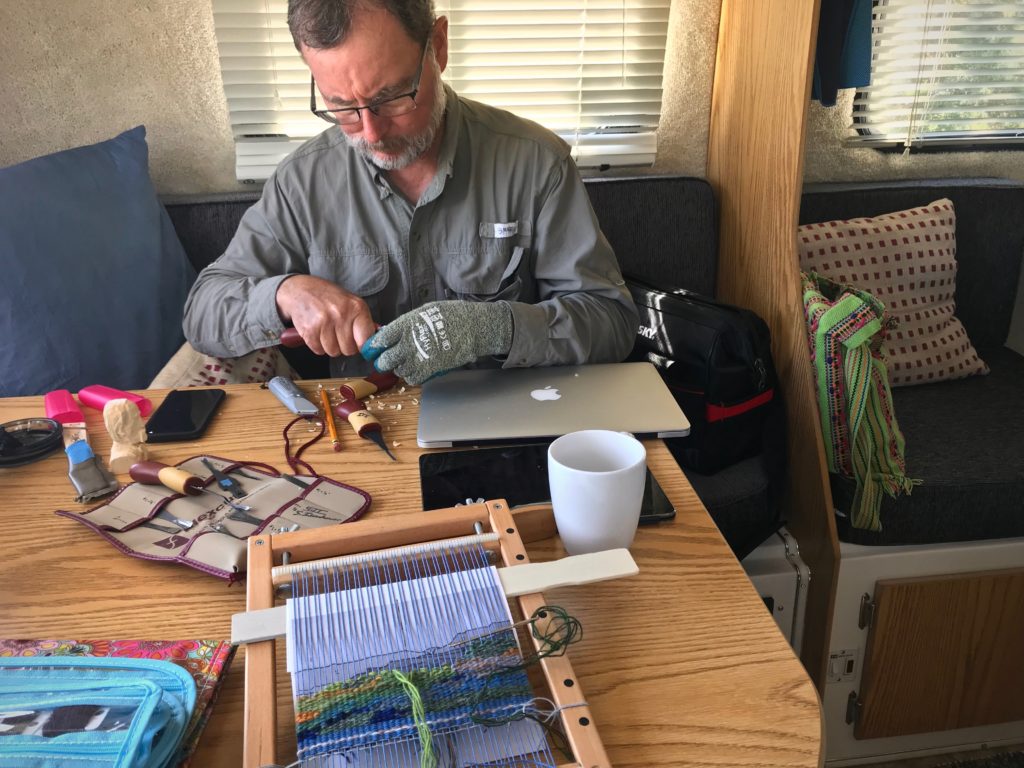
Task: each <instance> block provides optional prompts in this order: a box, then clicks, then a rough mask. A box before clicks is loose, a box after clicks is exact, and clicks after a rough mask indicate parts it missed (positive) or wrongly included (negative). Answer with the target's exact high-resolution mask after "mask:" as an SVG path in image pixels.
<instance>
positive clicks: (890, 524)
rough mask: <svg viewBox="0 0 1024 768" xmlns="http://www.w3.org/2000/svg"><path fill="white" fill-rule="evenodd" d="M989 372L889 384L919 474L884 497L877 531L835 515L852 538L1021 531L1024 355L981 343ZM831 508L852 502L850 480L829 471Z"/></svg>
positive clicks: (971, 536)
mask: <svg viewBox="0 0 1024 768" xmlns="http://www.w3.org/2000/svg"><path fill="white" fill-rule="evenodd" d="M979 353H980V354H981V355H982V357H983V358H984V359H985V360H986V361H987V362H988V363H989V366H990V367H991V368H992V372H991V373H990V374H989V375H988V376H980V377H974V378H971V379H961V380H959V381H948V382H939V383H937V384H927V385H922V386H916V387H904V388H900V389H896V390H893V402H894V407H895V409H896V417H897V419H898V420H899V424H900V428H901V429H902V430H903V434H904V437H905V438H906V456H907V475H908V476H910V477H913V478H919V479H921V480H922V481H923V483H922V484H921V485H920V486H917V487H916V488H915V489H914V491H913V493H911V494H910V495H909V496H901V497H899V498H897V499H890V498H886V499H885V500H884V501H883V502H882V530H881V531H880V532H878V533H872V532H870V531H862V530H857V529H854V528H852V527H850V526H849V524H848V520H847V519H846V518H840V519H839V520H838V523H839V536H840V538H841V539H842V540H844V541H850V542H853V543H856V544H928V543H933V542H948V541H973V540H979V539H999V538H1008V537H1014V536H1024V357H1021V356H1020V355H1018V354H1017V353H1016V352H1013V351H1011V350H1009V349H1006V348H1005V347H988V348H985V347H983V348H981V349H979ZM832 493H833V498H834V501H835V504H836V507H837V508H838V509H839V510H840V511H843V510H847V509H849V503H850V499H851V498H852V494H853V483H852V482H851V481H847V480H843V479H840V478H835V477H833V482H832Z"/></svg>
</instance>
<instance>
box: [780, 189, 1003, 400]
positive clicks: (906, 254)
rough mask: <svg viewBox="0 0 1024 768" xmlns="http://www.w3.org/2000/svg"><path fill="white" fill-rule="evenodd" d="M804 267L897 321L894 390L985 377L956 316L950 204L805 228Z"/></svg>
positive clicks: (889, 342) (890, 339)
mask: <svg viewBox="0 0 1024 768" xmlns="http://www.w3.org/2000/svg"><path fill="white" fill-rule="evenodd" d="M797 242H798V246H799V251H800V268H801V269H802V270H804V271H805V272H809V271H811V270H814V271H815V272H817V273H819V274H821V275H824V276H825V277H828V278H830V279H831V280H834V281H835V282H839V283H846V284H848V285H852V286H854V287H856V288H860V289H861V290H864V291H867V292H868V293H870V294H872V295H873V296H875V298H877V299H878V300H879V301H881V302H882V303H883V304H884V305H885V308H886V315H887V316H888V317H891V318H893V319H894V320H895V321H896V327H895V328H894V329H891V330H889V331H888V335H887V337H886V339H885V342H884V347H883V348H884V350H885V352H886V358H887V363H888V369H889V383H890V384H891V385H893V386H906V385H909V384H924V383H927V382H933V381H942V380H945V379H962V378H964V377H966V376H973V375H975V374H986V373H988V370H989V369H988V366H987V365H985V363H984V362H983V361H982V360H981V358H979V357H978V353H977V351H975V349H974V345H973V344H971V340H970V339H969V338H968V337H967V331H966V330H964V327H963V325H962V324H961V323H960V321H959V320H958V319H957V318H956V317H955V316H954V314H953V313H954V310H955V304H954V300H953V294H954V292H955V291H956V212H955V211H954V210H953V202H952V201H951V200H948V199H945V198H944V199H942V200H936V201H935V202H933V203H929V204H928V205H924V206H921V207H920V208H910V209H908V210H905V211H897V212H895V213H887V214H883V215H881V216H875V217H874V218H860V219H848V220H840V221H826V222H822V223H820V224H805V225H803V226H801V227H800V229H799V232H798V237H797Z"/></svg>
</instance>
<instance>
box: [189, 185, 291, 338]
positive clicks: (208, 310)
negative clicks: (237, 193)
mask: <svg viewBox="0 0 1024 768" xmlns="http://www.w3.org/2000/svg"><path fill="white" fill-rule="evenodd" d="M308 271H309V266H308V260H307V257H306V247H305V245H304V242H303V237H302V235H301V233H300V230H299V226H298V223H297V218H296V217H295V215H294V214H293V211H292V210H291V209H290V207H289V205H288V201H287V196H286V195H285V194H284V192H283V191H282V189H281V186H280V182H279V180H278V178H277V176H276V175H275V176H272V177H271V178H270V179H269V180H268V181H267V183H266V186H265V187H264V190H263V196H262V197H261V198H260V200H259V201H258V202H257V203H256V204H255V205H253V206H252V207H251V208H249V210H248V211H246V212H245V214H244V215H243V217H242V220H241V222H240V223H239V226H238V230H237V232H236V233H235V236H234V238H232V240H231V243H230V244H229V245H228V247H227V250H226V251H225V252H224V254H223V255H222V256H221V257H220V258H219V259H217V260H216V261H214V262H213V263H212V264H209V265H208V266H207V267H206V268H205V269H203V271H202V272H200V273H199V277H198V278H197V279H196V282H195V284H194V285H193V286H192V291H191V292H190V293H189V296H188V300H187V302H186V304H185V317H184V321H183V324H182V328H183V330H184V332H185V337H186V338H187V339H188V340H189V343H191V344H192V346H193V347H195V348H196V349H197V350H199V351H200V352H203V353H206V354H209V355H217V356H219V357H237V356H239V355H244V354H247V353H249V352H252V351H253V350H254V349H260V348H263V347H269V346H272V345H274V344H277V343H278V339H279V338H280V335H281V332H282V331H283V330H284V323H283V322H282V321H281V317H280V315H279V314H278V312H277V289H278V287H279V286H280V285H281V283H282V282H283V281H284V280H286V279H287V278H288V277H290V276H291V275H295V274H306V273H308Z"/></svg>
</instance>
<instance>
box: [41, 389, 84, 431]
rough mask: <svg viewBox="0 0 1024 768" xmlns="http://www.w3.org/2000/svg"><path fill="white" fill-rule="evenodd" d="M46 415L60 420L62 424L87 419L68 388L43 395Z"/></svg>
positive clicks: (75, 422) (76, 422)
mask: <svg viewBox="0 0 1024 768" xmlns="http://www.w3.org/2000/svg"><path fill="white" fill-rule="evenodd" d="M43 407H44V408H46V417H47V418H48V419H53V420H54V421H59V422H60V423H61V424H78V423H80V422H83V421H85V417H84V416H83V415H82V411H81V409H80V408H79V407H78V403H76V402H75V398H74V397H72V396H71V393H70V392H68V391H67V390H66V389H55V390H53V392H47V393H46V395H45V396H44V397H43Z"/></svg>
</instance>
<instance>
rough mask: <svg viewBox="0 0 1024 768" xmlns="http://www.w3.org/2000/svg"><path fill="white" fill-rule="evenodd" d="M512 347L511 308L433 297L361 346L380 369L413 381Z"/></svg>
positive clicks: (364, 354)
mask: <svg viewBox="0 0 1024 768" xmlns="http://www.w3.org/2000/svg"><path fill="white" fill-rule="evenodd" d="M511 346H512V308H511V307H509V305H508V304H507V303H505V302H503V301H501V302H486V301H434V302H431V303H430V304H424V305H423V306H422V307H420V308H419V309H414V310H412V311H410V312H406V313H405V314H404V315H402V316H401V317H398V318H396V319H395V320H393V321H391V322H390V323H388V324H387V325H385V326H384V327H383V328H381V329H380V330H378V331H377V332H376V333H375V334H374V335H373V336H371V337H370V338H369V339H367V340H366V342H365V343H364V344H363V346H362V348H361V349H360V350H359V351H360V353H361V354H362V356H363V357H365V358H366V359H367V360H370V361H372V362H373V365H374V367H375V368H376V369H377V370H378V371H394V372H395V373H396V374H398V375H399V376H401V377H402V378H403V379H405V380H406V381H407V382H409V383H410V384H422V383H423V382H424V381H426V380H427V379H430V378H433V377H434V376H439V375H441V374H442V373H447V372H448V371H451V370H453V369H455V368H459V367H461V366H463V365H465V364H466V363H471V362H473V361H474V360H476V359H477V358H479V357H483V356H485V355H504V354H507V353H508V351H509V349H510V348H511Z"/></svg>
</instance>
